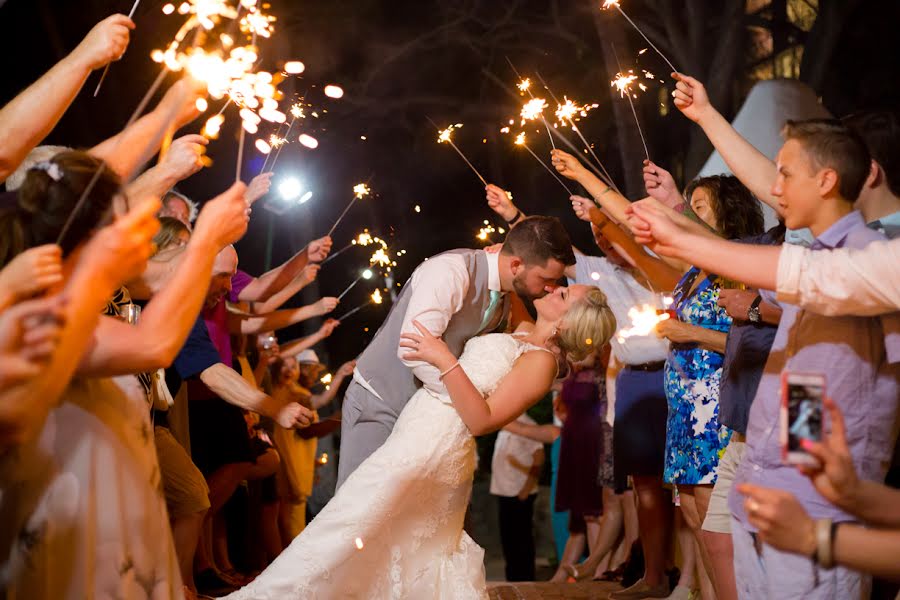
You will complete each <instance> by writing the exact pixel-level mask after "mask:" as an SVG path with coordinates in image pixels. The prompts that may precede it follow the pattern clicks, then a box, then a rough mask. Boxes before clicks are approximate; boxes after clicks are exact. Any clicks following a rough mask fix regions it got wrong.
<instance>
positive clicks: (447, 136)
mask: <svg viewBox="0 0 900 600" xmlns="http://www.w3.org/2000/svg"><path fill="white" fill-rule="evenodd" d="M426 118H427V117H426ZM428 120H429V121H430V122H431V124H432V125H434V127H435V128H436V129H437V130H438V140H437V141H438V144H443V143H444V142H446V143H448V144H450V147H451V148H453V149H454V150H456V153H457V154H459V157H460V158H461V159H463V160H464V161H465V163H466V164H467V165H468V166H469V168H470V169H472V172H473V173H475V176H476V177H478V179H480V180H481V183H483V184H484V185H487V180H486V179H485V178H484V177H482V176H481V173H479V172H478V169H476V168H475V165H473V164H472V163H471V161H469V159H468V158H466V155H465V154H463V153H462V150H460V149H459V148H458V147H457V146H456V144H454V143H453V139H452V138H453V131H454V130H455V129H459V128H461V127H462V123H457V124H455V125H450V126H449V127H447V128H446V129H441V128H439V127H438V126H437V124H436V123H435V122H434V121H432V120H431V119H430V118H429V119H428Z"/></svg>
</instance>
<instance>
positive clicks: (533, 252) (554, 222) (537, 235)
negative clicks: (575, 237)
mask: <svg viewBox="0 0 900 600" xmlns="http://www.w3.org/2000/svg"><path fill="white" fill-rule="evenodd" d="M500 252H501V253H502V254H506V255H508V256H518V257H519V258H521V259H522V260H523V261H524V262H525V264H526V265H540V266H544V265H546V264H547V261H548V260H550V259H551V258H555V259H556V260H558V261H559V262H561V263H562V264H564V265H566V266H568V265H574V264H575V252H574V251H573V250H572V240H570V239H569V234H568V233H567V232H566V228H565V227H563V225H562V223H560V222H559V219H557V218H556V217H541V216H537V217H528V218H526V219H523V220H522V221H520V222H519V224H518V225H516V226H515V227H513V228H512V230H510V232H509V234H508V235H507V236H506V240H504V242H503V249H502V250H501V251H500Z"/></svg>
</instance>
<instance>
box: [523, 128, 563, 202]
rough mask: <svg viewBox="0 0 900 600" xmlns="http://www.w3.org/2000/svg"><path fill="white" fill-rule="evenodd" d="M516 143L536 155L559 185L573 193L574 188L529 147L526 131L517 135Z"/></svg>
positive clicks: (537, 159)
mask: <svg viewBox="0 0 900 600" xmlns="http://www.w3.org/2000/svg"><path fill="white" fill-rule="evenodd" d="M515 144H516V146H521V147H522V148H525V149H526V150H527V151H528V154H530V155H531V156H533V157H534V160H536V161H538V162H539V163H540V164H541V166H542V167H544V169H546V170H547V172H548V173H550V174H551V175H553V179H555V180H556V181H557V182H558V183H559V185H561V186H562V187H563V189H564V190H566V192H568V194H569V196H571V195H572V190H570V189H569V186H567V185H566V184H565V182H564V181H563V180H562V179H560V178H559V175H557V174H556V172H554V171H553V169H551V168H550V167H548V166H547V163H545V162H544V161H542V160H541V158H540V157H539V156H538V155H537V154H535V153H534V151H533V150H532V149H531V148H529V147H528V144H526V143H525V132H524V131H523V132H521V133H520V134H519V135H517V136H516V139H515Z"/></svg>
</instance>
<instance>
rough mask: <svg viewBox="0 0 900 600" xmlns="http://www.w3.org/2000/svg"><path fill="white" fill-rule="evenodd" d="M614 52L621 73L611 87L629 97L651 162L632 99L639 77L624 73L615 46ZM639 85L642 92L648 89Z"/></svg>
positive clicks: (645, 151)
mask: <svg viewBox="0 0 900 600" xmlns="http://www.w3.org/2000/svg"><path fill="white" fill-rule="evenodd" d="M612 51H613V55H614V56H615V57H616V66H618V67H619V73H616V78H615V79H613V80H612V81H611V82H610V85H611V86H613V87H615V88H616V89H617V90H619V95H620V96H627V97H628V105H629V106H631V114H632V115H634V124H635V125H636V126H637V130H638V134H639V135H640V136H641V144H643V146H644V155H645V156H646V157H647V162H650V150H648V149H647V140H645V139H644V131H643V130H642V129H641V122H640V120H639V119H638V116H637V110H635V108H634V101H633V100H632V99H631V85H632V84H633V83H634V82H635V80H636V79H637V75H635V74H634V73H632V72H629V74H628V75H625V74H624V73H622V72H621V71H622V65H621V64H619V55H618V53H617V52H616V48H615V46H613V48H612ZM638 85H639V87H640V88H641V89H642V90H646V89H647V88H646V87H645V86H644V84H642V83H641V84H638Z"/></svg>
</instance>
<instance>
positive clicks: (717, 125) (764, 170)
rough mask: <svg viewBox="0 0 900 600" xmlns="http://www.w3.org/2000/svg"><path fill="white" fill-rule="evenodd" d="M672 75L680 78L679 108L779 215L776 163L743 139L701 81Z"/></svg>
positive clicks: (736, 174) (741, 177) (677, 98)
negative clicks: (776, 192) (773, 190)
mask: <svg viewBox="0 0 900 600" xmlns="http://www.w3.org/2000/svg"><path fill="white" fill-rule="evenodd" d="M673 77H674V78H675V80H676V81H677V82H678V83H676V84H675V91H674V92H672V96H674V97H675V106H676V107H678V110H680V111H681V112H682V113H683V114H684V116H686V117H687V118H688V119H690V120H691V121H693V122H695V123H697V124H698V125H699V126H700V127H701V129H703V133H705V134H706V137H708V138H709V141H710V142H712V145H713V146H715V148H716V150H717V151H718V152H719V154H721V155H722V158H723V159H724V160H725V164H726V165H728V168H729V169H731V172H732V173H734V175H735V177H737V178H738V179H740V180H741V183H743V184H744V185H745V186H747V188H748V189H749V190H750V191H751V192H753V195H754V196H756V197H757V198H759V199H760V200H761V201H762V202H765V203H766V204H768V205H769V206H771V207H772V208H773V209H774V210H775V212H776V213H778V214H779V215H780V214H781V206H780V205H779V204H778V199H777V198H775V196H773V195H772V185H773V184H774V183H775V177H776V175H777V170H776V168H775V163H774V162H773V161H772V160H771V159H769V157H768V156H766V155H765V154H763V153H762V152H760V151H759V150H757V149H756V148H755V147H754V146H753V144H751V143H750V142H748V141H747V140H746V139H744V137H743V136H741V134H739V133H738V132H737V130H736V129H735V128H734V127H732V126H731V123H729V122H728V121H726V120H725V117H723V116H722V115H721V114H720V113H719V111H717V110H716V109H715V107H713V105H712V104H710V102H709V96H707V94H706V88H704V87H703V84H702V83H700V82H699V81H697V80H696V79H694V78H693V77H688V76H687V75H682V74H681V73H675V74H673Z"/></svg>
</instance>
